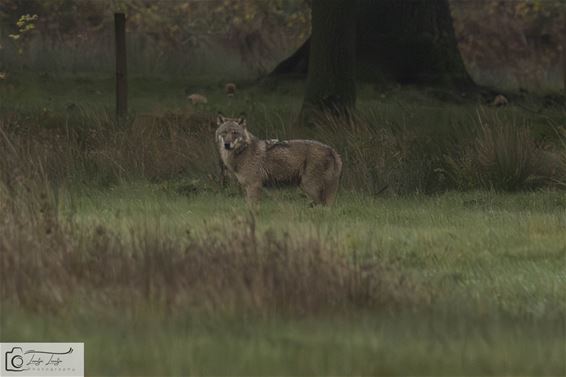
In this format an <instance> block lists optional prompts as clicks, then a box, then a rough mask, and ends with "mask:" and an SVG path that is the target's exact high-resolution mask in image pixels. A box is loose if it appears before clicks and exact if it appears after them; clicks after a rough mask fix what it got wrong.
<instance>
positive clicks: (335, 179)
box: [322, 149, 342, 205]
mask: <svg viewBox="0 0 566 377" xmlns="http://www.w3.org/2000/svg"><path fill="white" fill-rule="evenodd" d="M331 151H332V159H333V160H334V161H333V168H332V169H329V171H328V172H327V176H326V182H325V188H324V190H323V193H322V200H323V202H324V204H326V205H332V204H333V203H334V201H335V200H336V192H337V191H338V185H339V184H340V178H341V177H342V158H341V157H340V155H339V154H338V153H337V152H336V151H335V150H334V149H332V150H331Z"/></svg>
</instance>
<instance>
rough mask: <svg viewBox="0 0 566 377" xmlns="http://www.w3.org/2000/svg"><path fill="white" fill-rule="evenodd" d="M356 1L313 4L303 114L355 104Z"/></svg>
mask: <svg viewBox="0 0 566 377" xmlns="http://www.w3.org/2000/svg"><path fill="white" fill-rule="evenodd" d="M355 42H356V1H355V0H313V2H312V34H311V40H310V48H308V45H309V43H307V44H306V46H307V47H306V48H305V49H307V48H308V49H309V58H308V62H309V64H308V78H307V88H306V93H305V99H304V103H303V113H304V112H309V111H310V110H328V109H331V110H337V111H341V110H345V109H348V108H351V107H354V106H355V103H356V74H355V67H356V43H355Z"/></svg>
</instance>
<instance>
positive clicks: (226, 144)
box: [224, 143, 232, 149]
mask: <svg viewBox="0 0 566 377" xmlns="http://www.w3.org/2000/svg"><path fill="white" fill-rule="evenodd" d="M231 147H232V146H231V145H230V143H224V149H230V148H231Z"/></svg>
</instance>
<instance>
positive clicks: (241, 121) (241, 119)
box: [238, 113, 248, 128]
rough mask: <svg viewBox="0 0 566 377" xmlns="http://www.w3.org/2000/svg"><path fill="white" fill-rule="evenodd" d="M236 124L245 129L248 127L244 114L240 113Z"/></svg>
mask: <svg viewBox="0 0 566 377" xmlns="http://www.w3.org/2000/svg"><path fill="white" fill-rule="evenodd" d="M238 124H239V125H240V126H242V127H244V128H246V126H247V125H248V122H247V121H246V113H240V116H239V117H238Z"/></svg>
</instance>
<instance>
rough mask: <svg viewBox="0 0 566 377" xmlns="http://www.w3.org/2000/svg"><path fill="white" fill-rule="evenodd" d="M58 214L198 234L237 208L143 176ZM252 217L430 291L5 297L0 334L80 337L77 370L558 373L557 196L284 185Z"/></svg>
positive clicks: (240, 210) (563, 239) (563, 282)
mask: <svg viewBox="0 0 566 377" xmlns="http://www.w3.org/2000/svg"><path fill="white" fill-rule="evenodd" d="M59 206H60V212H61V213H62V214H64V215H65V216H70V217H71V218H72V219H73V221H74V222H76V223H77V224H78V226H79V227H82V228H84V229H85V230H88V229H92V228H93V227H94V226H95V225H97V224H105V225H106V226H107V227H108V228H109V229H111V230H113V231H114V232H115V233H116V234H117V235H121V236H122V237H124V238H127V237H128V235H129V234H132V233H135V232H139V231H141V230H142V229H145V230H147V231H149V232H153V233H154V234H156V235H157V236H159V237H164V238H165V237H172V238H177V239H179V238H182V237H183V235H184V234H186V231H187V230H190V231H191V232H192V233H193V234H197V235H201V236H205V234H204V233H205V232H207V231H210V229H211V228H215V227H216V228H217V229H219V230H221V231H222V230H223V229H231V228H232V229H233V227H234V222H233V221H234V218H235V217H237V216H241V215H245V214H246V213H247V212H248V210H247V208H246V206H245V204H244V201H243V198H242V197H241V196H240V194H238V193H237V190H235V189H231V190H229V191H228V192H216V193H215V192H197V193H193V194H190V195H188V196H187V195H180V194H177V193H176V192H175V190H173V189H172V188H171V187H164V186H163V185H151V184H143V183H138V184H126V185H121V186H117V187H114V188H113V189H112V190H104V191H101V190H97V189H85V188H83V189H75V190H71V191H70V192H67V193H66V194H65V195H62V197H61V199H60V205H59ZM256 224H257V227H258V231H259V232H260V233H261V232H263V231H266V230H268V229H274V230H276V232H281V233H283V232H285V231H287V232H289V234H290V235H291V236H292V237H294V238H301V237H307V236H308V235H314V236H317V237H320V238H322V239H324V240H326V241H327V242H328V243H330V244H331V245H333V246H334V247H335V248H336V249H337V250H339V251H340V252H341V253H344V254H345V255H346V256H347V257H353V256H354V255H356V257H357V258H366V259H371V258H374V259H378V260H382V261H383V260H389V261H394V262H395V264H394V265H395V266H396V268H398V269H399V271H401V272H403V273H406V274H408V276H411V278H413V279H415V281H419V282H421V283H422V284H426V285H430V286H432V287H434V290H435V292H438V293H439V297H437V299H436V300H435V301H434V302H433V303H431V304H428V305H424V306H421V307H417V308H416V309H414V310H408V309H407V310H400V311H391V310H390V309H387V310H376V309H372V310H359V311H356V310H354V311H352V312H350V314H332V313H321V314H312V313H311V314H305V315H304V316H301V315H291V316H288V315H283V314H282V315H280V316H279V315H275V316H269V317H266V316H265V315H263V316H262V315H257V316H256V315H253V314H248V315H240V314H237V313H235V314H231V315H229V314H218V315H205V314H202V313H200V312H199V311H195V312H192V311H190V310H189V311H187V312H167V311H166V312H163V311H161V310H160V309H159V308H157V309H155V310H154V309H152V307H151V305H149V306H142V307H140V308H137V309H136V308H132V307H129V306H127V305H126V306H124V307H123V309H120V306H119V305H118V307H115V306H108V307H104V306H100V305H99V304H100V302H98V304H92V303H90V304H89V303H88V302H84V301H81V300H86V297H90V295H91V294H89V293H85V296H86V297H82V298H78V300H79V301H78V303H77V304H76V305H74V306H73V305H71V306H69V305H67V306H65V308H64V309H63V310H62V311H61V312H59V313H57V314H54V313H47V314H43V313H34V312H30V311H26V310H22V309H21V308H18V307H17V306H12V305H9V304H4V305H3V306H2V322H1V323H2V334H1V340H2V341H23V340H28V341H32V340H33V341H38V340H45V341H47V340H50V341H54V340H59V341H63V340H68V341H84V342H85V343H86V360H87V364H86V366H87V368H86V370H87V373H88V374H90V375H118V374H119V375H137V374H142V375H159V374H160V375H188V374H191V375H195V374H198V375H308V374H316V375H352V374H368V375H369V374H372V375H375V374H385V375H408V374H410V375H428V374H433V375H476V374H477V375H485V374H492V375H504V374H505V375H518V374H521V375H541V374H546V375H562V374H564V373H565V372H566V365H565V361H564V351H565V350H566V348H565V347H566V328H565V322H564V320H565V318H566V317H565V315H566V300H565V298H566V268H565V267H566V232H564V228H565V227H566V197H565V196H564V194H563V193H560V192H534V193H523V194H513V195H510V194H495V193H492V192H472V193H447V194H444V195H440V196H434V197H430V196H428V197H427V196H419V195H417V196H413V197H405V198H379V197H377V198H374V197H368V196H364V195H361V194H355V193H347V192H342V193H341V195H340V196H339V200H338V203H337V205H336V206H335V207H334V208H332V209H328V208H309V207H308V202H307V200H306V198H304V197H302V196H301V194H300V193H298V192H295V191H294V190H287V191H271V192H270V193H269V194H268V196H267V197H266V198H265V200H264V202H263V203H262V206H261V208H260V210H259V212H258V213H257V215H256ZM92 294H93V295H94V296H92V297H96V294H95V293H92ZM94 300H95V301H96V300H97V299H96V298H95V299H94Z"/></svg>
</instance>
